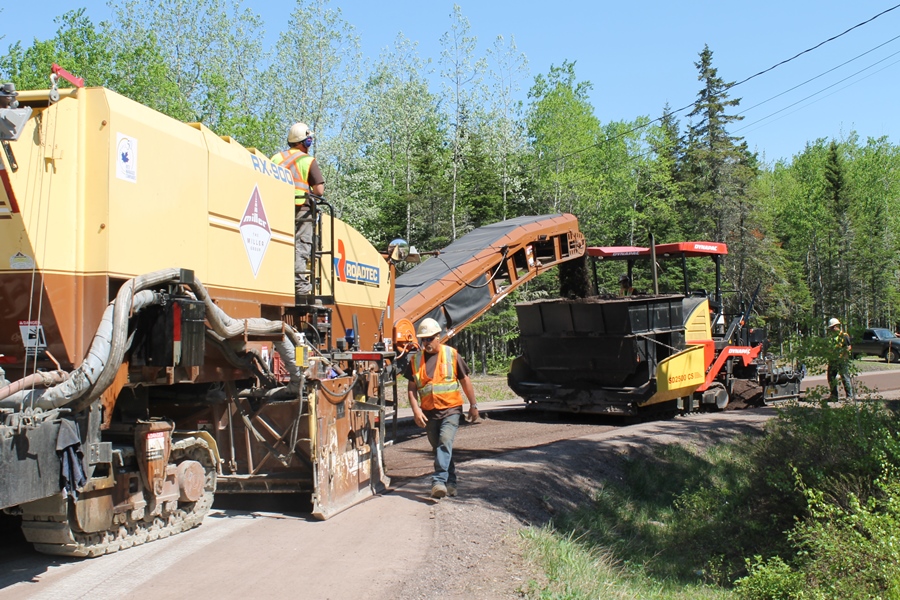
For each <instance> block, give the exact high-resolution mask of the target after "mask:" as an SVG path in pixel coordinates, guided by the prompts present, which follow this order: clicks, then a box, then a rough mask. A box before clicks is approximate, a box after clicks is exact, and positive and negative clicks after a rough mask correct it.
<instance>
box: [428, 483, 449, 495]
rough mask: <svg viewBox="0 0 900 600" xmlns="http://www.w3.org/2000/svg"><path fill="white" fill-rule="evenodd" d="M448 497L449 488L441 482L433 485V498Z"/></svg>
mask: <svg viewBox="0 0 900 600" xmlns="http://www.w3.org/2000/svg"><path fill="white" fill-rule="evenodd" d="M446 495H447V486H446V485H444V484H443V483H441V482H440V481H436V482H435V483H433V484H432V485H431V497H432V498H443V497H444V496H446Z"/></svg>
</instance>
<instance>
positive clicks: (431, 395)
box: [403, 318, 478, 498]
mask: <svg viewBox="0 0 900 600" xmlns="http://www.w3.org/2000/svg"><path fill="white" fill-rule="evenodd" d="M440 333H441V326H440V325H439V324H438V322H437V321H435V320H434V319H431V318H428V319H424V320H423V321H422V323H420V324H419V329H418V331H417V332H416V336H417V337H418V338H419V342H420V343H421V344H422V350H421V351H420V352H417V353H416V354H413V355H412V358H411V360H410V361H409V365H408V366H407V367H406V369H404V372H403V376H404V377H406V379H408V380H409V385H408V386H407V394H408V396H409V406H410V407H411V408H412V411H413V417H414V418H415V421H416V425H418V426H419V427H424V428H425V430H426V433H427V435H428V442H429V443H430V444H431V448H432V450H434V475H433V476H432V478H431V497H432V498H443V497H444V496H455V495H456V464H455V463H454V461H453V440H454V438H455V437H456V431H457V430H458V429H459V420H460V418H461V417H462V414H463V393H465V395H466V397H467V398H468V399H469V415H468V419H469V421H470V422H475V421H477V420H478V406H477V404H476V403H475V388H474V387H472V380H471V379H470V378H469V369H468V367H467V366H466V363H465V361H464V360H463V358H462V357H461V356H460V355H459V353H458V352H457V351H456V348H453V347H451V346H445V345H443V344H441V343H440V342H439V341H438V335H440Z"/></svg>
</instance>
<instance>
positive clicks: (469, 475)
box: [392, 408, 775, 599]
mask: <svg viewBox="0 0 900 600" xmlns="http://www.w3.org/2000/svg"><path fill="white" fill-rule="evenodd" d="M774 415H775V410H774V409H771V408H763V409H754V410H745V411H732V412H726V413H715V414H703V415H696V416H691V417H687V418H676V419H672V420H668V421H657V422H651V423H642V424H638V425H631V426H623V427H619V428H616V429H614V430H611V431H607V432H603V433H598V434H593V435H588V436H585V437H579V438H576V439H571V440H565V441H560V442H554V443H551V444H547V445H544V446H538V447H535V448H530V449H526V450H518V451H515V452H511V453H507V454H503V455H501V456H498V457H494V458H487V459H479V460H474V461H470V462H467V463H465V464H463V465H462V466H461V467H460V496H459V497H458V498H447V499H444V500H441V501H440V502H435V503H434V504H433V506H432V508H431V517H432V520H433V528H434V537H433V541H432V545H431V547H430V549H429V551H428V554H427V556H425V557H423V560H422V562H421V563H420V564H421V565H426V567H422V568H420V569H419V572H417V573H416V574H415V575H414V576H410V577H408V578H407V580H406V581H405V582H404V583H403V584H401V585H400V586H399V587H398V589H397V590H395V593H394V594H392V596H393V597H398V598H401V599H413V598H438V597H440V598H497V599H504V598H520V597H521V593H520V590H522V589H524V588H525V587H526V586H527V585H528V582H529V581H530V580H535V581H540V579H541V576H540V572H539V570H538V569H537V568H535V567H534V566H533V565H530V564H529V563H528V561H527V560H526V559H525V558H524V557H523V546H522V543H521V538H520V536H519V531H521V529H522V528H523V527H527V526H541V525H544V524H546V523H548V522H549V521H550V520H551V519H553V517H554V516H556V515H558V514H560V513H562V512H566V511H570V510H573V509H574V508H576V507H577V506H578V505H579V504H581V503H584V502H587V501H589V500H590V499H591V497H592V495H593V494H594V493H595V492H596V490H598V489H600V488H602V487H603V486H604V485H607V484H608V483H610V482H612V481H615V480H617V479H619V478H620V477H621V472H620V468H621V465H622V461H623V459H624V458H625V457H627V456H629V455H631V454H632V453H635V452H646V451H647V450H648V449H649V448H650V447H652V446H653V445H659V444H672V443H678V444H685V445H689V446H693V447H698V448H704V447H707V446H709V445H710V444H714V443H717V442H721V441H724V440H727V439H731V438H733V437H735V436H738V435H740V434H743V433H747V432H751V431H759V430H761V429H762V427H763V425H764V424H765V422H766V421H767V420H768V419H770V418H771V417H772V416H774ZM429 485H430V484H429V480H428V478H427V477H423V478H419V479H417V480H415V481H412V482H410V483H409V484H407V485H406V486H404V489H406V490H407V491H412V492H414V493H415V494H417V495H419V496H420V497H423V498H424V497H426V495H427V491H428V490H427V488H428V486H429Z"/></svg>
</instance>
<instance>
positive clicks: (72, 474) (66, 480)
mask: <svg viewBox="0 0 900 600" xmlns="http://www.w3.org/2000/svg"><path fill="white" fill-rule="evenodd" d="M56 453H57V454H58V455H59V461H60V465H59V484H60V487H61V488H62V492H63V498H69V497H71V498H72V499H73V500H74V499H77V498H78V490H79V489H81V488H83V487H84V484H86V483H87V477H85V474H84V451H83V450H82V448H81V433H80V432H79V431H78V425H76V424H75V422H74V421H70V420H68V419H63V420H62V421H61V422H60V425H59V435H58V436H57V437H56Z"/></svg>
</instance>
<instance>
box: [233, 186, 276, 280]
mask: <svg viewBox="0 0 900 600" xmlns="http://www.w3.org/2000/svg"><path fill="white" fill-rule="evenodd" d="M239 229H240V231H241V238H242V239H243V240H244V248H245V249H246V250H247V258H249V259H250V267H251V268H252V269H253V276H254V277H256V275H257V273H259V265H261V264H262V260H263V257H264V256H265V255H266V249H267V248H268V247H269V241H270V240H271V239H272V229H271V228H270V227H269V218H268V217H267V216H266V209H265V207H263V203H262V198H261V197H260V195H259V188H258V187H256V186H254V188H253V193H252V194H251V195H250V201H249V202H248V203H247V209H246V210H245V211H244V216H243V217H242V218H241V225H240V227H239Z"/></svg>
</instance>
